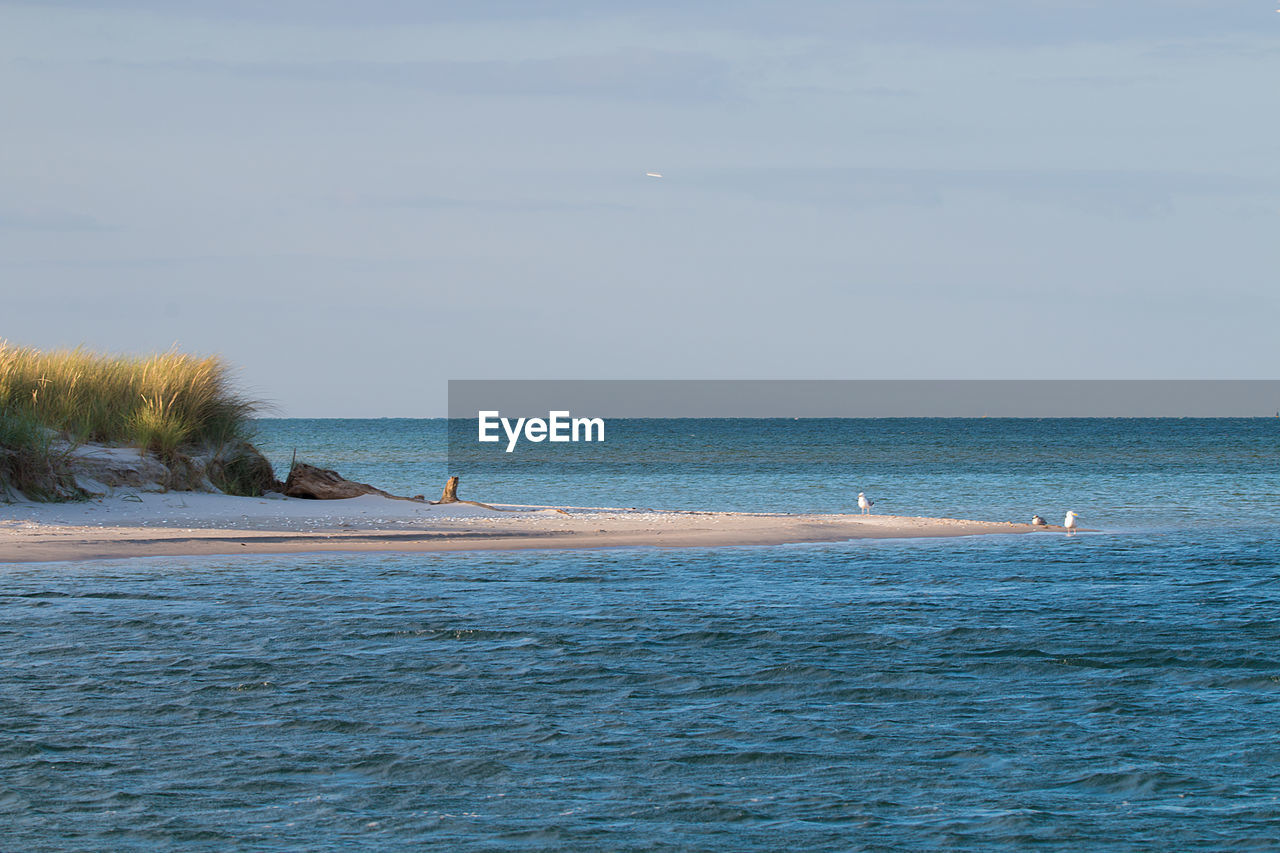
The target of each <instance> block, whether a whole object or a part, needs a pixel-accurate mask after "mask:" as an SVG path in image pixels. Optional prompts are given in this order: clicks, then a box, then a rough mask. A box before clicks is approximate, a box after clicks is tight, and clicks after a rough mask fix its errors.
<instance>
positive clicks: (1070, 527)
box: [1062, 510, 1080, 533]
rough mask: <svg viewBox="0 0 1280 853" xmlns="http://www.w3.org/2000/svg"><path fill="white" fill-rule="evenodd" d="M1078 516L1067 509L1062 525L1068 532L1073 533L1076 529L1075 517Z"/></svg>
mask: <svg viewBox="0 0 1280 853" xmlns="http://www.w3.org/2000/svg"><path fill="white" fill-rule="evenodd" d="M1079 517H1080V516H1079V515H1078V514H1076V513H1075V512H1073V511H1071V510H1068V511H1067V517H1066V520H1064V521H1063V522H1062V526H1063V527H1065V528H1067V532H1068V533H1074V532H1075V529H1076V519H1077V518H1079Z"/></svg>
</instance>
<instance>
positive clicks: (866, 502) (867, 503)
mask: <svg viewBox="0 0 1280 853" xmlns="http://www.w3.org/2000/svg"><path fill="white" fill-rule="evenodd" d="M873 506H875V501H873V500H871V499H870V498H868V497H867V496H866V495H864V494H863V493H862V492H858V509H860V510H862V514H863V515H870V514H871V507H873Z"/></svg>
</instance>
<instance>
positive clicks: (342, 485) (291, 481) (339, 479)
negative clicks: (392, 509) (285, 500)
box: [284, 462, 407, 501]
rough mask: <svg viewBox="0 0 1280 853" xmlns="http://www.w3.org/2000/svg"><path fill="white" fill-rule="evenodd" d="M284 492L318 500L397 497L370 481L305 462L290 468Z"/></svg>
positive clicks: (288, 495)
mask: <svg viewBox="0 0 1280 853" xmlns="http://www.w3.org/2000/svg"><path fill="white" fill-rule="evenodd" d="M284 493H285V496H286V497H290V498H309V499H311V500H317V501H338V500H345V499H346V498H358V497H360V496H361V495H381V496H382V497H384V498H394V497H396V496H395V495H392V494H388V493H387V492H384V491H382V489H379V488H377V487H375V486H370V485H369V484H368V483H357V482H355V481H353V480H348V479H346V478H345V477H343V476H342V475H341V474H339V473H338V472H337V471H330V470H329V469H328V468H317V467H315V466H314V465H308V464H307V463H305V462H294V463H293V467H292V468H290V469H289V478H288V479H287V480H285V481H284ZM406 500H407V499H406Z"/></svg>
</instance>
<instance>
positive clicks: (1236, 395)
mask: <svg viewBox="0 0 1280 853" xmlns="http://www.w3.org/2000/svg"><path fill="white" fill-rule="evenodd" d="M482 411H500V412H501V413H502V415H503V416H504V417H507V416H513V417H540V418H545V417H547V414H548V413H549V412H552V411H569V412H572V413H573V415H574V416H582V417H592V418H595V417H599V418H983V417H992V418H1231V417H1272V416H1276V415H1277V414H1278V413H1280V380H1044V381H1038V380H786V379H767V380H647V379H646V380H451V381H450V382H449V417H450V418H469V419H475V418H476V417H477V414H478V413H479V412H482Z"/></svg>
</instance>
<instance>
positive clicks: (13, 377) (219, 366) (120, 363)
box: [0, 341, 258, 491]
mask: <svg viewBox="0 0 1280 853" xmlns="http://www.w3.org/2000/svg"><path fill="white" fill-rule="evenodd" d="M257 406H258V404H257V403H256V402H255V401H253V400H250V399H248V398H246V397H245V396H243V395H242V394H241V393H240V392H239V391H238V390H237V389H236V388H235V386H234V384H233V383H232V381H231V375H230V369H229V367H228V366H227V364H226V363H225V362H224V361H222V359H220V358H218V357H217V356H205V357H197V356H191V355H186V354H183V353H178V352H167V353H160V354H156V355H148V356H124V355H100V354H97V353H92V352H88V351H86V350H84V349H74V350H60V351H53V352H42V351H40V350H36V349H32V348H29V347H15V346H12V345H10V344H7V343H5V342H3V341H0V451H6V453H5V454H4V462H3V463H2V464H0V478H3V479H7V480H8V482H9V484H10V485H12V486H15V487H17V488H18V489H19V490H22V491H28V490H27V489H24V488H23V483H24V482H26V481H28V479H29V478H28V477H26V476H24V475H23V474H22V471H24V470H27V469H29V468H30V464H28V463H32V462H33V461H34V460H40V459H45V460H47V459H48V457H49V454H50V451H49V447H50V442H51V439H52V438H61V439H64V440H65V441H67V442H70V443H73V444H78V443H84V442H100V443H104V444H127V445H133V446H136V447H139V448H141V449H144V450H150V451H153V452H155V453H157V454H159V455H160V456H161V457H162V458H170V459H171V458H173V457H174V455H175V454H176V453H178V452H179V450H181V449H183V448H189V447H215V448H216V447H220V446H222V445H225V444H226V443H227V442H231V441H236V440H246V439H247V438H248V436H249V426H250V418H251V416H252V415H253V412H254V410H255V409H256V408H257ZM19 459H20V460H25V461H23V462H22V464H21V465H20V464H19V463H18V462H17V461H15V460H19ZM37 467H39V465H38V464H37ZM0 485H2V483H0ZM37 490H38V489H37Z"/></svg>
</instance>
